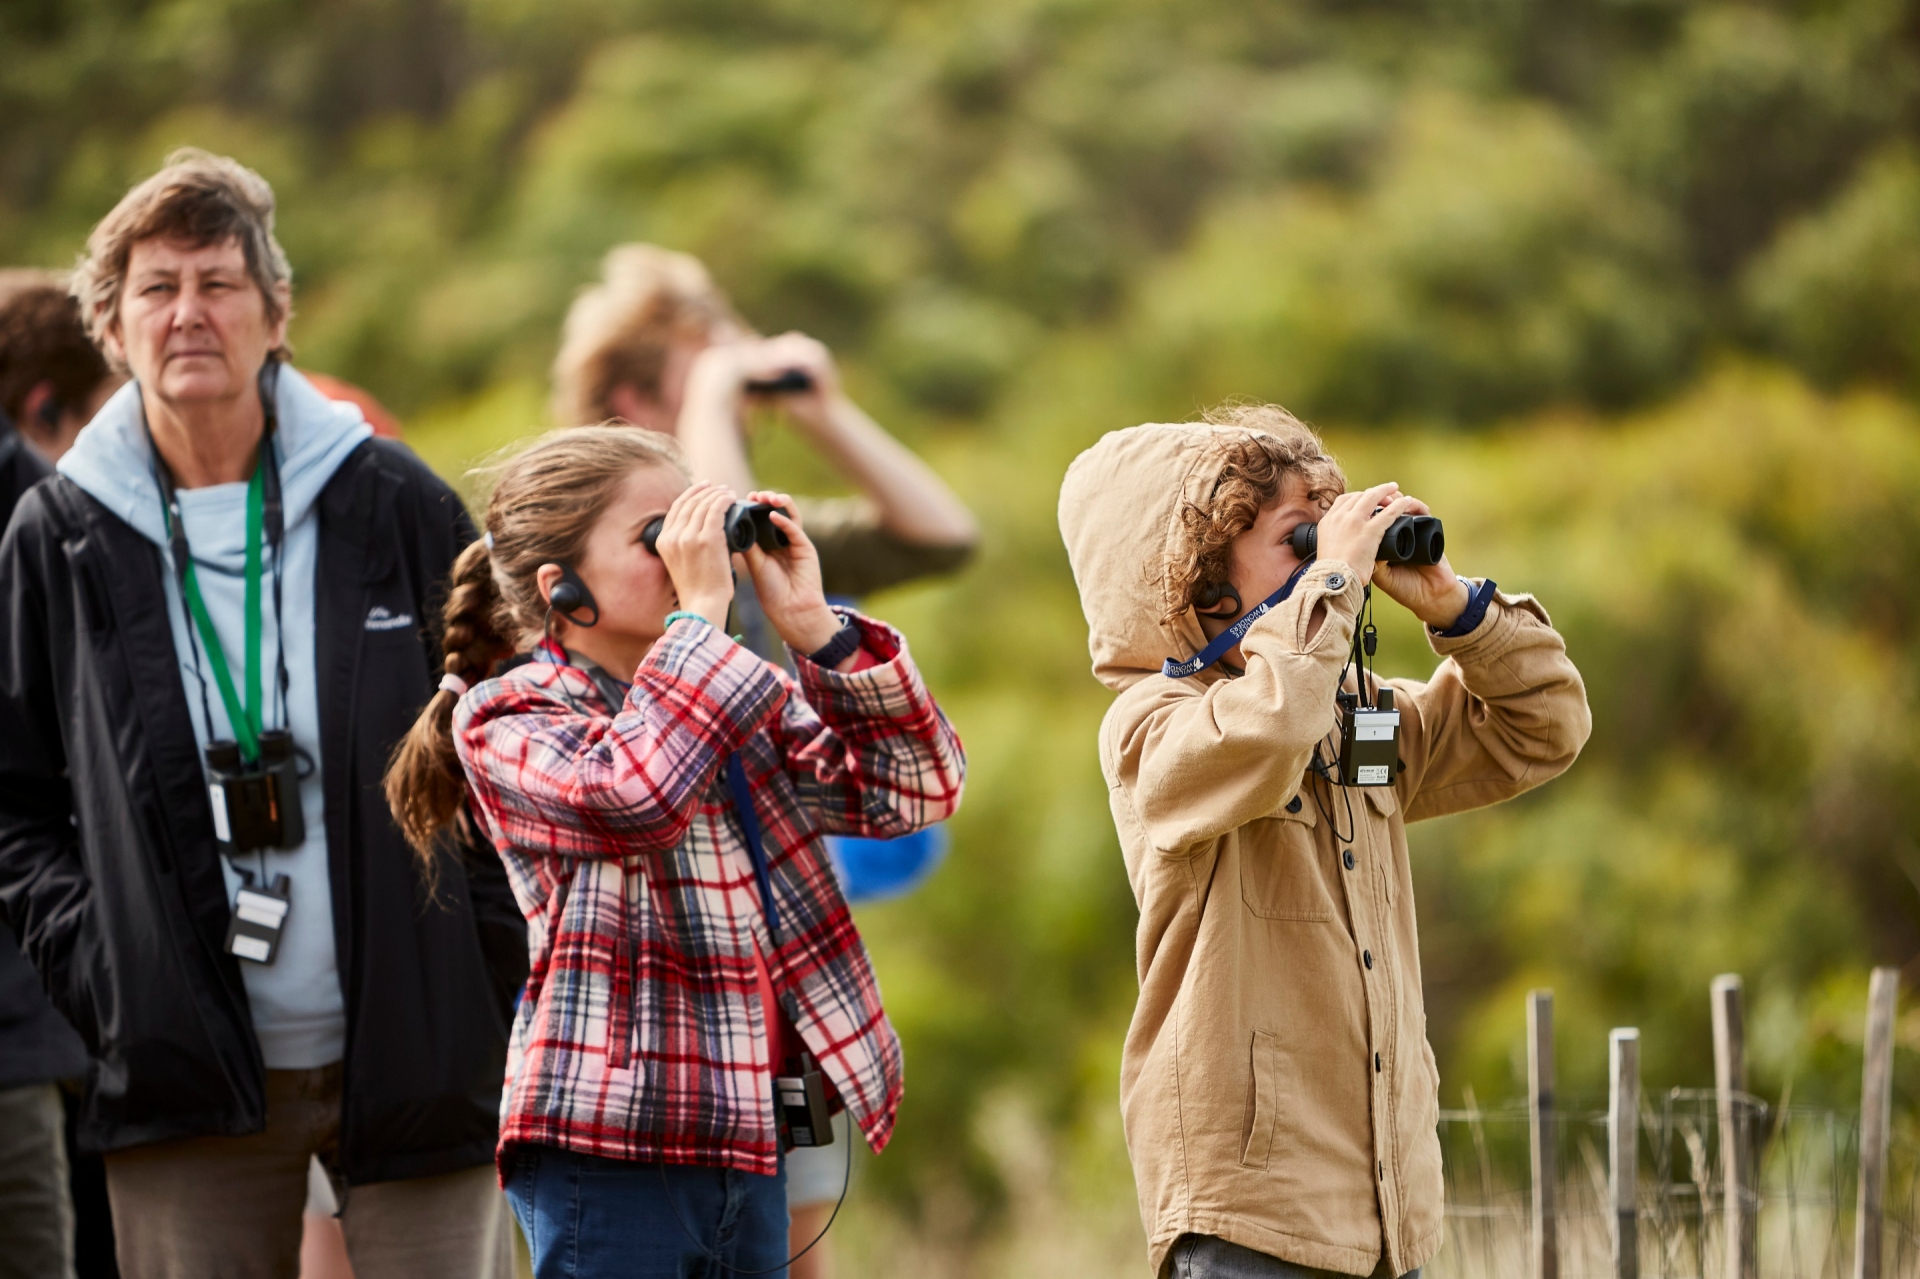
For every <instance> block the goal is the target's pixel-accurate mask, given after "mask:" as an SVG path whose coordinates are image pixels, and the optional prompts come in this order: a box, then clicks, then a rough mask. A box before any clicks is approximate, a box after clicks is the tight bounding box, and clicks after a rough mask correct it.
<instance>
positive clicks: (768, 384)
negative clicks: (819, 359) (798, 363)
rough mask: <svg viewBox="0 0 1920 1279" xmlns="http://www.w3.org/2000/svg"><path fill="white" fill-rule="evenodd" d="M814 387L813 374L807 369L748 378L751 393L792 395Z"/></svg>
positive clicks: (748, 389) (789, 370)
mask: <svg viewBox="0 0 1920 1279" xmlns="http://www.w3.org/2000/svg"><path fill="white" fill-rule="evenodd" d="M812 389H813V375H812V374H811V373H808V372H807V371H806V370H805V369H788V370H787V371H786V372H784V373H779V374H775V375H774V376H773V377H750V378H748V379H747V393H748V394H749V395H791V394H794V393H796V392H799V391H811V390H812Z"/></svg>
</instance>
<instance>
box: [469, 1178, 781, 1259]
mask: <svg viewBox="0 0 1920 1279" xmlns="http://www.w3.org/2000/svg"><path fill="white" fill-rule="evenodd" d="M786 1180H787V1174H786V1169H785V1167H784V1166H783V1167H782V1168H781V1170H780V1171H779V1172H778V1173H776V1174H774V1175H773V1176H771V1177H762V1176H759V1175H757V1174H755V1173H750V1172H740V1171H738V1170H736V1169H732V1168H702V1167H694V1166H691V1165H687V1164H668V1165H666V1175H665V1177H664V1178H663V1177H662V1175H661V1165H659V1164H640V1163H629V1162H627V1161H626V1160H622V1159H600V1158H597V1157H595V1156H593V1155H581V1154H576V1153H574V1152H573V1151H571V1150H560V1149H557V1148H555V1147H552V1146H520V1147H517V1148H516V1149H515V1151H514V1155H513V1168H512V1172H511V1174H510V1175H509V1176H508V1178H507V1199H508V1201H509V1202H511V1203H512V1204H513V1214H514V1216H516V1217H518V1218H519V1219H520V1229H521V1230H522V1232H524V1233H525V1235H526V1237H527V1248H528V1250H529V1251H530V1252H532V1254H533V1273H534V1275H535V1279H597V1277H598V1276H603V1275H604V1276H615V1275H617V1276H620V1277H621V1279H733V1277H734V1276H737V1275H740V1274H743V1273H745V1272H747V1271H756V1270H757V1271H765V1272H767V1273H768V1274H769V1275H770V1276H772V1279H785V1276H786V1273H787V1270H786V1265H785V1262H786V1260H787V1188H786ZM676 1210H677V1211H678V1214H679V1216H678V1219H677V1220H676V1218H675V1212H676ZM716 1258H717V1260H716Z"/></svg>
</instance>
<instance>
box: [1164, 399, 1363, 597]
mask: <svg viewBox="0 0 1920 1279" xmlns="http://www.w3.org/2000/svg"><path fill="white" fill-rule="evenodd" d="M1204 420H1205V421H1207V422H1209V423H1211V424H1213V425H1214V426H1228V427H1238V428H1240V429H1239V430H1236V431H1223V432H1221V433H1220V434H1219V435H1218V436H1217V437H1216V439H1215V441H1214V444H1213V448H1214V449H1215V450H1217V454H1218V457H1219V477H1218V478H1217V479H1216V480H1215V481H1214V484H1213V491H1212V493H1211V495H1210V496H1209V498H1208V501H1207V503H1206V505H1204V506H1202V505H1199V504H1198V503H1194V502H1185V503H1183V504H1182V505H1181V508H1180V525H1181V529H1182V532H1183V534H1184V542H1185V546H1184V549H1183V550H1182V552H1181V554H1180V555H1178V556H1177V557H1176V559H1175V561H1174V563H1173V564H1172V566H1171V567H1170V569H1169V572H1168V578H1169V580H1168V582H1167V586H1168V591H1167V598H1168V600H1169V601H1170V604H1169V607H1170V608H1171V609H1173V610H1174V611H1173V612H1171V613H1169V615H1168V616H1167V618H1166V619H1165V620H1167V621H1169V622H1172V621H1174V620H1176V619H1177V618H1178V617H1179V616H1180V615H1181V614H1183V613H1185V611H1186V610H1187V609H1189V608H1192V607H1194V606H1196V605H1197V604H1199V602H1200V600H1199V597H1200V594H1201V592H1202V591H1204V590H1205V589H1206V588H1207V587H1209V586H1216V585H1218V584H1220V583H1222V582H1225V581H1226V580H1227V578H1228V576H1229V572H1230V570H1231V568H1232V556H1233V539H1234V538H1236V537H1238V536H1240V535H1241V534H1242V533H1244V532H1246V531H1247V530H1248V529H1250V528H1252V527H1253V522H1254V520H1255V519H1256V518H1258V516H1259V514H1260V512H1261V510H1262V509H1264V508H1265V507H1266V506H1267V505H1269V504H1270V503H1272V502H1273V501H1274V500H1275V499H1276V498H1278V497H1279V496H1280V494H1281V490H1282V489H1284V488H1285V487H1286V483H1287V480H1288V478H1289V477H1292V476H1298V477H1299V478H1300V480H1301V481H1302V482H1303V483H1304V484H1305V485H1306V490H1307V493H1306V495H1307V497H1308V498H1309V499H1310V500H1312V501H1315V502H1318V503H1320V505H1321V506H1322V507H1325V506H1326V505H1327V504H1329V503H1331V502H1332V501H1333V499H1334V498H1335V497H1337V496H1339V495H1340V494H1341V493H1344V492H1345V491H1346V488H1347V477H1346V473H1345V472H1343V471H1342V470H1341V469H1340V464H1339V463H1338V462H1336V461H1334V460H1333V458H1332V457H1330V456H1328V454H1327V451H1326V446H1325V445H1323V444H1322V443H1321V442H1320V437H1319V436H1318V435H1317V434H1315V433H1314V430H1313V428H1312V427H1310V426H1308V425H1307V424H1306V423H1304V422H1302V421H1301V420H1300V419H1299V418H1297V417H1295V416H1294V415H1293V414H1291V413H1289V412H1287V411H1286V410H1285V409H1283V408H1281V407H1280V406H1279V405H1277V404H1228V405H1223V406H1222V407H1220V408H1217V409H1213V410H1211V411H1209V412H1208V413H1206V414H1205V415H1204ZM1247 602H1248V604H1251V603H1252V602H1253V601H1247Z"/></svg>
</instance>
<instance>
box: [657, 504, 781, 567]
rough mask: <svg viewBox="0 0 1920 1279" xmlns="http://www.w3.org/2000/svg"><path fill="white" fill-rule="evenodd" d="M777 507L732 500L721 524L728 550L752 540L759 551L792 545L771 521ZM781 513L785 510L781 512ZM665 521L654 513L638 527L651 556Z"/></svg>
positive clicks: (742, 548) (745, 545) (775, 549)
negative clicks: (644, 524)
mask: <svg viewBox="0 0 1920 1279" xmlns="http://www.w3.org/2000/svg"><path fill="white" fill-rule="evenodd" d="M776 509H777V508H776V507H774V506H771V505H769V504H768V503H766V502H735V503H734V504H733V505H732V506H729V507H728V508H727V516H726V519H725V520H723V521H721V525H720V527H721V532H722V534H723V535H724V536H725V537H726V539H727V550H728V551H730V552H736V553H737V552H741V551H745V550H746V549H747V548H748V547H749V546H752V545H753V544H754V543H755V542H758V543H759V544H760V549H761V550H763V551H768V552H772V551H777V550H779V549H780V548H781V547H783V546H790V545H792V542H791V541H790V540H789V539H788V537H787V535H786V534H785V533H782V532H781V531H780V529H779V528H778V527H777V526H776V525H775V524H774V522H773V519H772V514H773V512H774V511H775V510H776ZM781 514H782V515H784V514H786V512H785V511H782V512H781ZM666 522H667V521H666V516H664V515H656V516H654V517H653V518H652V519H651V520H648V521H647V526H646V527H645V528H643V529H641V530H640V544H641V545H642V546H644V547H646V548H647V550H648V551H649V552H651V553H652V554H654V555H658V554H659V553H660V549H659V546H658V543H659V541H660V530H661V528H662V527H664V526H665V524H666Z"/></svg>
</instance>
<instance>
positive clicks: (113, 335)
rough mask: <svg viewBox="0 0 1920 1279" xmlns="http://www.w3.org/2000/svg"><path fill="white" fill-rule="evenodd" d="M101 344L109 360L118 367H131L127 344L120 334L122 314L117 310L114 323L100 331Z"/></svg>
mask: <svg viewBox="0 0 1920 1279" xmlns="http://www.w3.org/2000/svg"><path fill="white" fill-rule="evenodd" d="M100 345H101V346H102V347H104V348H105V349H106V353H107V360H108V362H109V363H111V364H112V365H113V366H114V367H115V368H117V369H130V368H132V367H133V366H132V364H130V363H129V362H128V361H127V344H126V342H125V341H124V340H123V339H122V338H121V336H120V314H119V312H117V311H116V312H115V313H114V316H113V321H112V323H110V324H108V325H107V327H106V328H104V329H102V330H101V331H100Z"/></svg>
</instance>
